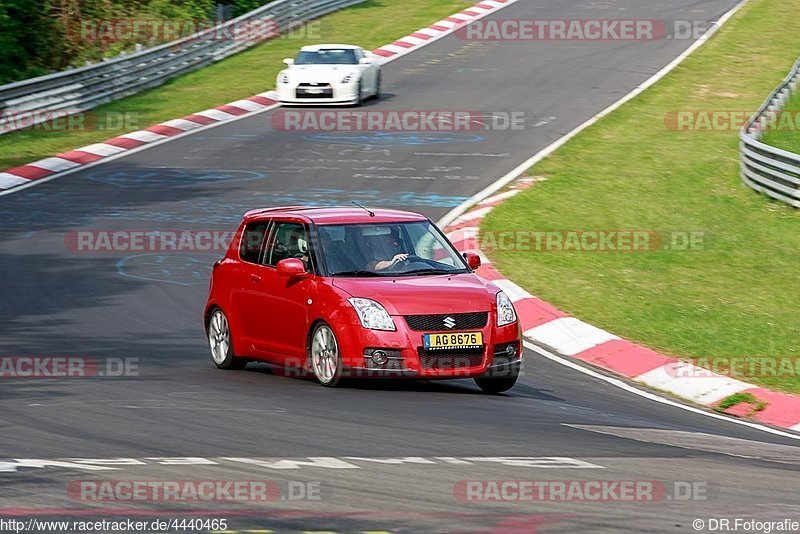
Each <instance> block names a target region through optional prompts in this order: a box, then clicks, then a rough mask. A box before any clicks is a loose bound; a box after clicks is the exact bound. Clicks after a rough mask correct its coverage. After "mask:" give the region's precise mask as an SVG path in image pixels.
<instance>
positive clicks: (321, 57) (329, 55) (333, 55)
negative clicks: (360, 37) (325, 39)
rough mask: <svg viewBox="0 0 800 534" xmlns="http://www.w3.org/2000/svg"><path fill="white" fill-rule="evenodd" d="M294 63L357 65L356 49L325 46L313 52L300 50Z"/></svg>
mask: <svg viewBox="0 0 800 534" xmlns="http://www.w3.org/2000/svg"><path fill="white" fill-rule="evenodd" d="M294 64H295V65H358V58H357V57H356V51H355V50H353V49H351V48H326V49H323V50H318V51H315V52H311V51H302V52H300V53H299V54H298V55H297V57H296V58H295V60H294Z"/></svg>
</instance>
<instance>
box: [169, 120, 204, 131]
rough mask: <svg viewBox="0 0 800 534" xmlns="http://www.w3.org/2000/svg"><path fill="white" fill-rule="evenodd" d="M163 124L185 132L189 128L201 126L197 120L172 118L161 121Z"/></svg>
mask: <svg viewBox="0 0 800 534" xmlns="http://www.w3.org/2000/svg"><path fill="white" fill-rule="evenodd" d="M161 124H162V125H164V126H171V127H172V128H177V129H179V130H183V131H184V132H187V131H189V130H194V129H195V128H199V127H201V126H202V124H200V123H199V122H194V121H188V120H186V119H172V120H171V121H167V122H162V123H161Z"/></svg>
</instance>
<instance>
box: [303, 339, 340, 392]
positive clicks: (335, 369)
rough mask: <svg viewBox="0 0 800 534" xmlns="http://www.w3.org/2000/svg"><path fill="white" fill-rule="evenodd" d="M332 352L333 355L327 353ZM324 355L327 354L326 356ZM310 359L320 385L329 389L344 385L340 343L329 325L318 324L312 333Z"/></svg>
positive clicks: (309, 349) (309, 345)
mask: <svg viewBox="0 0 800 534" xmlns="http://www.w3.org/2000/svg"><path fill="white" fill-rule="evenodd" d="M331 342H332V344H331ZM331 350H332V351H333V352H332V353H331V352H325V351H331ZM323 353H325V355H324V356H323ZM308 357H309V359H310V363H311V372H312V373H314V376H315V377H316V379H317V381H318V382H319V383H320V384H322V385H323V386H325V387H329V388H335V387H336V386H339V385H342V375H343V374H344V373H343V371H342V358H341V355H340V354H339V342H338V341H337V339H336V334H335V333H334V332H333V329H332V328H331V327H330V326H328V324H327V323H318V324H317V325H316V326H315V327H314V330H313V331H312V332H311V337H310V338H309V343H308Z"/></svg>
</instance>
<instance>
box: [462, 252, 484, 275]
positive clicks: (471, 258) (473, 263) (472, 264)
mask: <svg viewBox="0 0 800 534" xmlns="http://www.w3.org/2000/svg"><path fill="white" fill-rule="evenodd" d="M464 259H465V260H467V265H469V268H470V269H472V270H473V271H474V270H475V269H477V268H478V267H480V266H481V257H480V256H478V255H477V254H475V253H474V252H465V253H464Z"/></svg>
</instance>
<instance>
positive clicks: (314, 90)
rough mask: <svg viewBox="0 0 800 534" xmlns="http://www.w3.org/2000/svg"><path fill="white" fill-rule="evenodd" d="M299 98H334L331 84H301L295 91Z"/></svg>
mask: <svg viewBox="0 0 800 534" xmlns="http://www.w3.org/2000/svg"><path fill="white" fill-rule="evenodd" d="M295 95H296V97H297V98H333V88H332V87H331V85H330V84H329V83H301V84H300V85H298V86H297V89H296V90H295Z"/></svg>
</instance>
